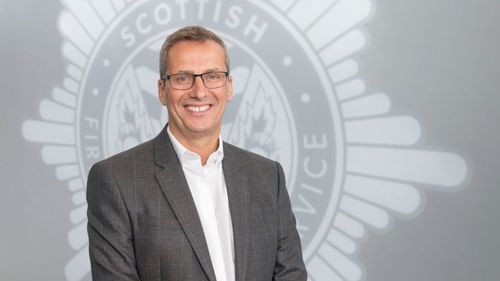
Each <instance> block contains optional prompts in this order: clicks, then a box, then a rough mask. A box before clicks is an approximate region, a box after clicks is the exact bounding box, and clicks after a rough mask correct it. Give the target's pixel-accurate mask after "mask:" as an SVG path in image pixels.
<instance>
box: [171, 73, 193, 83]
mask: <svg viewBox="0 0 500 281" xmlns="http://www.w3.org/2000/svg"><path fill="white" fill-rule="evenodd" d="M172 78H174V80H175V82H177V83H187V82H190V81H191V79H192V78H191V76H190V75H187V74H177V75H175V76H174V77H172Z"/></svg>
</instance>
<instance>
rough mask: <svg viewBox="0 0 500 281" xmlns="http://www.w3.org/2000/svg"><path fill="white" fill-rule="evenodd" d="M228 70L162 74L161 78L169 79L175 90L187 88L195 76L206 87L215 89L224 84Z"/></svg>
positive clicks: (190, 85)
mask: <svg viewBox="0 0 500 281" xmlns="http://www.w3.org/2000/svg"><path fill="white" fill-rule="evenodd" d="M228 76H229V72H227V71H211V72H205V73H202V74H190V73H179V74H170V75H163V76H162V77H161V79H163V80H169V81H170V86H172V88H174V89H176V90H189V89H191V88H192V87H193V85H194V80H195V79H196V77H201V80H202V81H203V85H205V87H207V88H208V89H215V88H219V87H222V86H224V85H226V82H227V79H226V78H227V77H228Z"/></svg>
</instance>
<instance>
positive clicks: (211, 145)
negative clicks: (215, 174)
mask: <svg viewBox="0 0 500 281" xmlns="http://www.w3.org/2000/svg"><path fill="white" fill-rule="evenodd" d="M169 128H170V132H172V135H174V137H175V138H176V139H177V140H178V141H179V142H180V143H181V144H182V145H183V146H184V147H186V148H187V149H188V150H190V151H192V152H194V153H196V154H198V155H199V156H200V158H201V164H202V165H203V166H204V165H205V164H206V163H207V160H208V157H209V156H210V154H212V153H213V152H214V151H216V150H217V148H218V146H219V135H220V130H219V131H217V132H214V133H211V134H208V135H207V134H189V135H186V134H182V133H180V132H179V131H178V130H177V129H176V128H175V127H172V126H171V127H169Z"/></svg>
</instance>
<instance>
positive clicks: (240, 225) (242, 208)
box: [222, 143, 250, 280]
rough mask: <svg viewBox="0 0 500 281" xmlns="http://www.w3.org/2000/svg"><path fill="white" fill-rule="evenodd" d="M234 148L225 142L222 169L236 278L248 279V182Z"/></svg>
mask: <svg viewBox="0 0 500 281" xmlns="http://www.w3.org/2000/svg"><path fill="white" fill-rule="evenodd" d="M239 160H240V161H238V159H237V156H236V154H235V151H234V148H233V147H232V146H231V145H227V144H226V143H224V159H223V160H222V169H223V171H224V178H225V180H226V188H227V196H228V199H229V209H230V212H231V220H232V224H233V237H234V252H235V253H234V254H235V275H236V279H235V280H246V278H245V273H246V264H247V261H246V259H247V257H248V246H249V245H250V241H249V237H248V217H249V214H248V200H249V190H248V184H247V182H246V180H245V178H244V177H243V175H242V174H241V173H239V168H240V166H239V164H241V160H242V159H239Z"/></svg>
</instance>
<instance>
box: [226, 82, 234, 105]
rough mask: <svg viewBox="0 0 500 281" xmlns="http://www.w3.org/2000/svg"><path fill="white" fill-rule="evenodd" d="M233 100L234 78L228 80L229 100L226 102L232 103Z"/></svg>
mask: <svg viewBox="0 0 500 281" xmlns="http://www.w3.org/2000/svg"><path fill="white" fill-rule="evenodd" d="M232 99H233V77H231V76H229V77H228V78H227V98H226V101H227V102H230V101H231V100H232Z"/></svg>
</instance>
